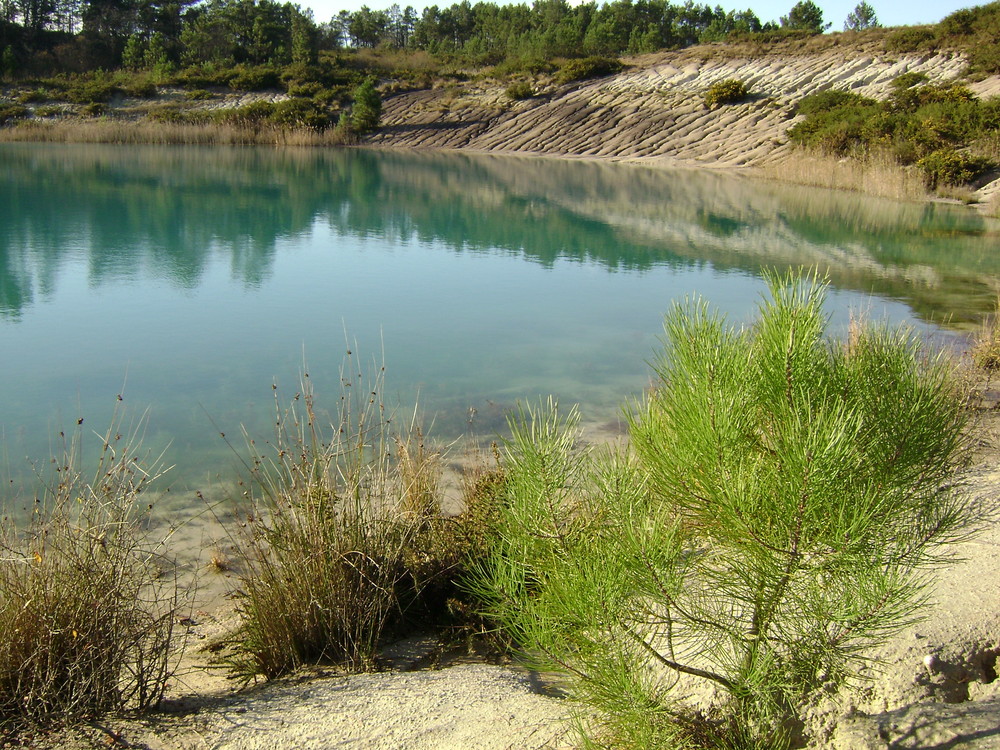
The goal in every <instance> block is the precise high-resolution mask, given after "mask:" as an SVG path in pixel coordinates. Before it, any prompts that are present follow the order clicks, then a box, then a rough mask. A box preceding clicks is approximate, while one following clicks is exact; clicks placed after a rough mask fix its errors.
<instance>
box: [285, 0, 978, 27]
mask: <svg viewBox="0 0 1000 750" xmlns="http://www.w3.org/2000/svg"><path fill="white" fill-rule="evenodd" d="M456 1H457V0H298V4H299V5H301V6H302V7H304V8H312V10H313V14H314V16H313V17H314V18H315V20H316V22H317V23H325V22H326V21H329V20H330V19H331V18H333V17H334V16H335V15H337V13H338V12H339V11H341V10H350V11H355V10H358V9H359V8H361V6H362V5H367V6H368V7H369V8H372V9H373V10H386V9H388V8H389V6H390V5H392V4H393V3H394V2H398V3H399V6H400V7H403V8H405V7H406V6H407V5H412V6H413V7H414V8H416V10H417V12H418V13H419V12H420V11H421V10H422V9H423V8H424V7H425V6H427V5H437V6H438V7H447V6H449V5H452V4H453V3H454V2H456ZM493 1H494V2H504V0H493ZM524 1H525V2H527V3H528V4H531V0H524ZM598 1H599V2H600V0H598ZM698 1H699V2H707V3H708V4H710V5H712V6H713V7H714V6H715V5H721V6H722V7H723V8H724V9H725V10H727V11H728V10H746V9H747V8H748V7H749V8H750V9H751V10H752V11H753V12H754V13H756V14H757V17H758V18H760V20H761V21H763V22H767V21H777V20H778V19H779V18H780V17H781V16H785V15H788V11H789V10H790V9H791V7H792V6H793V5H795V3H796V2H797V0H730V1H729V2H725V1H724V0H698ZM859 1H860V0H813V2H815V3H816V4H817V5H818V6H819V7H820V8H821V9H822V10H823V19H824V20H825V21H827V22H833V26H832V27H831V28H830V30H831V31H841V30H843V28H844V21H845V20H846V19H847V14H848V13H850V12H851V11H852V10H853V9H854V7H855V6H856V5H857V4H858V2H859ZM985 1H986V0H983V2H975V1H974V0H973V1H971V2H970V1H969V0H910V1H909V2H901V0H892V1H891V2H880V0H868V3H869V5H871V6H872V7H873V8H874V9H875V13H876V15H877V16H878V19H879V21H880V22H881V24H882V25H883V26H904V25H905V26H910V25H914V24H922V23H937V22H938V21H940V20H941V19H942V18H944V17H945V16H947V15H948V14H949V13H951V12H953V11H956V10H958V9H959V8H968V7H972V6H975V5H982V4H985ZM470 2H472V3H473V4H475V2H476V0H470ZM570 2H571V3H572V2H574V0H570ZM675 2H677V3H678V4H679V3H681V2H682V0H675Z"/></svg>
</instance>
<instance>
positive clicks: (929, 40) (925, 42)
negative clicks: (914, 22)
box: [885, 26, 938, 52]
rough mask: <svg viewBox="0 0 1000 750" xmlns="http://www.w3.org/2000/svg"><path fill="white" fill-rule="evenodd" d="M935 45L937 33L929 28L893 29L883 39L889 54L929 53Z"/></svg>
mask: <svg viewBox="0 0 1000 750" xmlns="http://www.w3.org/2000/svg"><path fill="white" fill-rule="evenodd" d="M937 44H938V41H937V33H936V31H935V30H934V28H933V27H931V26H903V27H901V28H898V29H893V30H892V31H891V32H889V35H888V36H887V37H886V39H885V48H886V49H887V50H889V51H890V52H930V51H932V50H934V49H937Z"/></svg>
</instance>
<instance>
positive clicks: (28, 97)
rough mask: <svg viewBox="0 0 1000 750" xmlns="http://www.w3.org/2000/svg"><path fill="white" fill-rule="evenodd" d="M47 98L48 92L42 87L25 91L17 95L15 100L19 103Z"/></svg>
mask: <svg viewBox="0 0 1000 750" xmlns="http://www.w3.org/2000/svg"><path fill="white" fill-rule="evenodd" d="M49 99H50V96H49V92H48V91H46V90H45V89H42V88H38V89H32V90H31V91H25V92H23V93H22V94H21V95H20V96H18V97H17V100H18V101H19V102H20V103H21V104H32V103H35V102H45V101H48V100H49Z"/></svg>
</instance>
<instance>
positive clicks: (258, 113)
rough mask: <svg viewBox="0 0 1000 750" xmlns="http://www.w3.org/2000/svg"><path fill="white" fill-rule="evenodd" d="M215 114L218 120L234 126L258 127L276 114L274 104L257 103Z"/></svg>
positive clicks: (223, 110) (217, 111)
mask: <svg viewBox="0 0 1000 750" xmlns="http://www.w3.org/2000/svg"><path fill="white" fill-rule="evenodd" d="M213 114H214V117H215V118H216V119H218V120H220V121H222V122H226V123H230V124H232V125H258V124H260V123H262V122H264V121H265V120H268V119H270V117H271V115H272V114H274V104H272V103H271V102H267V101H256V102H250V104H246V105H244V106H242V107H233V108H231V109H220V110H216V111H215V113H213Z"/></svg>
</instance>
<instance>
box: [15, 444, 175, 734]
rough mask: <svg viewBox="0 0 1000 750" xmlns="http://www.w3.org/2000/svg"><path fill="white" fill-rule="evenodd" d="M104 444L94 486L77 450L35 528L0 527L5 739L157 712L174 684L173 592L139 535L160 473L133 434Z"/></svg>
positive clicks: (70, 450) (33, 521)
mask: <svg viewBox="0 0 1000 750" xmlns="http://www.w3.org/2000/svg"><path fill="white" fill-rule="evenodd" d="M101 439H102V441H103V449H102V451H101V453H100V457H99V462H98V469H97V472H96V475H95V477H94V478H93V479H92V480H90V481H86V480H84V478H83V477H81V475H80V469H79V462H80V458H79V453H78V449H79V443H77V442H74V443H73V444H72V445H70V446H69V447H67V449H66V450H65V452H64V455H62V456H61V457H60V458H59V459H58V461H57V462H54V465H55V466H56V476H55V478H54V479H53V481H52V484H51V485H48V486H47V487H46V489H45V492H44V493H43V495H42V496H41V497H39V498H38V501H37V504H35V506H34V511H33V512H32V514H31V518H30V521H29V522H28V523H27V525H26V526H22V527H20V528H19V527H18V526H17V525H16V524H15V523H14V521H13V520H11V519H10V518H7V519H5V520H4V523H3V525H2V527H0V548H2V549H0V633H3V638H2V639H0V733H2V732H3V731H4V730H12V729H17V728H21V727H24V726H25V725H39V724H41V725H44V724H50V723H53V722H65V721H72V720H77V719H82V718H94V717H96V716H100V715H101V714H104V713H106V712H109V711H117V710H121V709H136V710H145V709H150V708H154V707H156V706H157V704H158V703H159V701H160V699H161V698H162V696H163V693H164V690H165V687H166V683H167V679H168V678H169V677H170V676H171V667H172V664H173V663H174V662H173V661H172V660H173V659H175V658H176V657H177V654H176V653H175V649H174V648H173V647H174V646H175V645H176V644H175V643H174V641H175V633H174V623H175V620H176V617H177V612H178V609H179V603H180V602H179V598H178V588H177V582H176V579H175V578H174V577H173V576H172V575H171V573H170V564H169V561H166V560H164V559H163V558H162V553H163V550H162V545H161V543H160V542H158V541H157V540H155V539H150V538H148V537H147V536H146V535H145V533H144V531H143V530H142V528H141V525H142V523H143V522H144V521H145V519H146V517H147V514H148V511H149V508H150V506H148V505H147V503H145V502H144V501H143V493H144V492H145V490H146V488H147V487H148V484H149V483H150V482H151V481H153V480H154V479H155V478H156V477H157V474H156V470H155V464H154V465H152V466H150V465H148V464H144V462H143V461H140V460H139V458H140V456H139V455H138V454H137V447H138V444H137V439H136V435H135V434H133V435H132V437H131V438H123V437H122V436H121V435H120V434H118V432H117V430H116V429H115V428H112V429H111V430H110V431H109V433H108V434H107V435H105V436H103V437H102V438H101ZM161 541H162V540H161Z"/></svg>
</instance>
